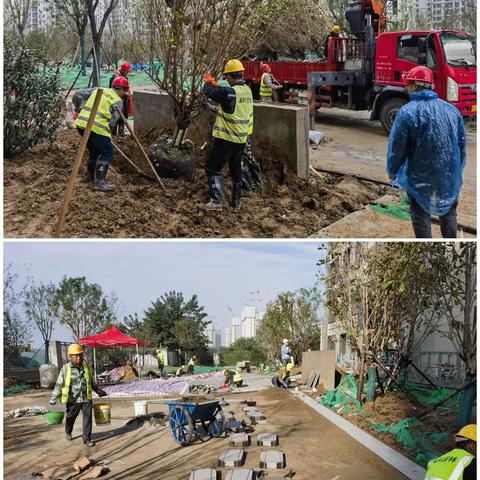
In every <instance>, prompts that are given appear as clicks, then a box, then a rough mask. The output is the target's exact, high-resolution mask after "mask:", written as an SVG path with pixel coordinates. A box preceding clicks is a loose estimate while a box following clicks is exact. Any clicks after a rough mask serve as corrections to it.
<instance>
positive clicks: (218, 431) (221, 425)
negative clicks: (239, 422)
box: [207, 409, 225, 438]
mask: <svg viewBox="0 0 480 480" xmlns="http://www.w3.org/2000/svg"><path fill="white" fill-rule="evenodd" d="M224 431H225V415H224V414H223V410H222V409H220V410H219V411H218V412H217V413H216V414H215V416H214V417H213V419H212V420H210V422H209V423H208V425H207V432H208V434H209V435H210V436H211V437H216V438H217V437H221V436H222V433H223V432H224Z"/></svg>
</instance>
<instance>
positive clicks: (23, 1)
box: [5, 0, 32, 42]
mask: <svg viewBox="0 0 480 480" xmlns="http://www.w3.org/2000/svg"><path fill="white" fill-rule="evenodd" d="M31 8H32V0H5V13H7V15H6V17H8V18H9V20H11V21H12V22H13V24H14V25H15V29H16V31H17V33H18V36H19V37H20V40H21V41H22V42H23V40H25V29H26V27H27V24H28V17H29V15H30V10H31Z"/></svg>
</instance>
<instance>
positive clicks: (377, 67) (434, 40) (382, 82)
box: [244, 0, 477, 133]
mask: <svg viewBox="0 0 480 480" xmlns="http://www.w3.org/2000/svg"><path fill="white" fill-rule="evenodd" d="M345 17H346V19H347V21H348V23H349V25H350V32H349V34H348V35H347V36H346V37H330V39H329V41H328V52H327V55H326V57H327V58H326V61H324V62H301V61H298V62H270V61H269V62H268V64H269V65H270V66H271V68H272V74H273V76H274V77H275V79H276V80H277V81H278V82H279V83H280V84H282V85H283V87H284V88H283V100H284V101H285V102H288V103H303V104H307V105H309V110H310V116H311V117H310V118H311V125H312V128H313V126H314V119H315V111H316V109H318V108H325V107H337V108H344V109H348V110H368V111H370V112H371V114H370V120H380V122H381V123H382V125H383V127H384V129H385V130H386V131H387V133H388V132H390V129H391V127H392V124H393V121H394V119H395V116H396V114H397V112H398V110H399V109H400V108H401V107H402V106H403V105H404V104H405V103H407V102H408V100H409V98H408V94H407V92H406V88H405V86H406V82H405V81H404V77H405V74H406V73H407V72H408V71H409V70H410V69H411V68H413V67H415V66H416V65H426V66H427V67H429V68H431V69H432V70H433V72H434V77H435V88H434V89H435V91H436V92H437V93H438V95H439V97H440V98H442V99H443V100H446V101H448V102H450V103H452V104H453V105H455V106H456V107H457V108H458V109H459V111H460V113H461V114H462V115H463V116H464V118H466V119H472V118H473V117H476V113H477V103H476V97H477V94H476V92H477V84H476V78H477V66H476V44H475V39H474V38H473V37H472V36H470V35H469V34H467V33H465V32H455V31H446V30H442V31H434V30H430V31H424V30H421V31H407V32H382V30H381V29H382V26H383V25H384V22H385V19H386V18H385V17H384V16H383V5H382V3H381V1H380V0H358V1H357V2H356V3H350V5H349V7H348V8H347V10H346V11H345ZM261 63H262V62H258V61H245V62H244V66H245V78H246V80H247V82H248V83H249V84H250V85H251V86H252V88H253V90H254V92H255V91H256V89H257V88H258V87H257V86H258V84H259V83H260V79H261V76H262V72H261V68H260V65H261Z"/></svg>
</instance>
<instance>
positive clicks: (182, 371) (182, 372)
mask: <svg viewBox="0 0 480 480" xmlns="http://www.w3.org/2000/svg"><path fill="white" fill-rule="evenodd" d="M186 373H187V369H186V367H185V365H182V366H181V367H178V368H177V371H176V372H175V376H176V377H181V376H182V375H185V374H186Z"/></svg>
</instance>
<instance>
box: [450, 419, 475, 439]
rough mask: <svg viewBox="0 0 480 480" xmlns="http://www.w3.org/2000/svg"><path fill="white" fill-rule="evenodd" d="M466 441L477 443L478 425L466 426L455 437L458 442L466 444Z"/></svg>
mask: <svg viewBox="0 0 480 480" xmlns="http://www.w3.org/2000/svg"><path fill="white" fill-rule="evenodd" d="M466 440H473V441H474V442H476V441H477V425H476V424H475V423H471V424H470V425H465V426H464V427H463V428H461V429H460V431H459V432H458V433H457V434H456V435H455V441H456V442H464V441H466Z"/></svg>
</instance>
